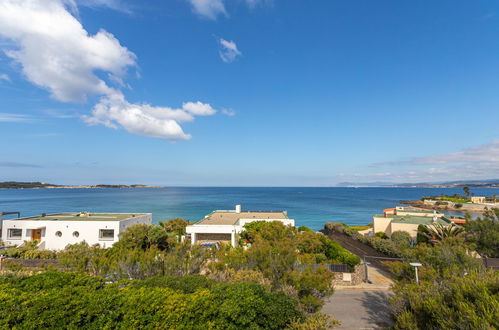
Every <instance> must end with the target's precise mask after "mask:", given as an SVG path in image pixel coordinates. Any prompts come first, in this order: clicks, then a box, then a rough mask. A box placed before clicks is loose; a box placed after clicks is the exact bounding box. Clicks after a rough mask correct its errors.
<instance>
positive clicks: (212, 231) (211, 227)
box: [186, 205, 295, 247]
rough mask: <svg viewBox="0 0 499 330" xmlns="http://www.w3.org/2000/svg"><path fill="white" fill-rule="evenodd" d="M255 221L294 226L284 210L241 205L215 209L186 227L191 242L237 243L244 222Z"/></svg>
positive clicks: (234, 244) (233, 244)
mask: <svg viewBox="0 0 499 330" xmlns="http://www.w3.org/2000/svg"><path fill="white" fill-rule="evenodd" d="M255 221H280V222H282V223H283V224H285V225H288V226H294V225H295V220H293V219H289V218H288V214H287V212H286V211H241V205H236V209H235V210H217V211H213V212H212V213H210V214H208V215H207V216H205V217H204V219H203V220H201V221H199V222H197V223H195V224H194V225H190V226H187V227H186V233H187V234H190V236H191V243H192V244H198V243H212V242H231V245H232V246H234V247H235V246H236V245H237V241H236V238H237V234H239V233H240V232H242V231H243V229H244V228H243V227H244V225H245V224H247V223H250V222H255Z"/></svg>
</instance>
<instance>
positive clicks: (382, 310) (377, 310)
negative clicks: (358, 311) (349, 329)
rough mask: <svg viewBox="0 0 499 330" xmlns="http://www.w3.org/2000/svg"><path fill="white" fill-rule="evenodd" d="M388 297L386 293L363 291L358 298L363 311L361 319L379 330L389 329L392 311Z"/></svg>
mask: <svg viewBox="0 0 499 330" xmlns="http://www.w3.org/2000/svg"><path fill="white" fill-rule="evenodd" d="M388 297H389V296H388V294H387V292H386V291H363V292H362V295H361V296H360V297H359V298H358V300H359V302H360V304H361V305H362V306H363V307H364V311H365V313H364V315H363V316H362V319H363V320H365V322H366V323H369V324H373V325H376V326H378V327H380V328H388V327H390V326H391V325H392V319H391V312H392V310H391V306H390V303H389V301H388Z"/></svg>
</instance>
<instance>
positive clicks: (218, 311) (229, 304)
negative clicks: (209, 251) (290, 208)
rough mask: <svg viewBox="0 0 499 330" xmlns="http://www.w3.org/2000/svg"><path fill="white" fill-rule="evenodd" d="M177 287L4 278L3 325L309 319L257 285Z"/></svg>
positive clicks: (228, 325)
mask: <svg viewBox="0 0 499 330" xmlns="http://www.w3.org/2000/svg"><path fill="white" fill-rule="evenodd" d="M160 282H161V283H163V284H165V285H158V283H160ZM194 282H196V283H198V282H199V278H198V279H195V280H194ZM172 285H174V284H173V282H172V281H170V279H167V280H165V281H162V280H161V279H159V278H157V279H156V280H155V281H150V282H146V283H139V284H137V282H129V281H126V282H121V283H119V284H106V283H105V282H104V280H102V279H101V278H95V277H90V276H86V275H82V274H69V273H65V274H62V273H44V274H40V275H34V276H31V277H28V278H21V279H19V278H17V279H15V280H14V279H12V278H0V313H1V315H2V317H1V318H0V327H1V328H13V327H16V328H23V329H24V328H31V329H34V328H57V329H63V328H64V329H67V328H82V329H102V328H120V329H139V328H148V329H160V328H162V329H165V328H175V329H199V328H220V329H240V328H250V329H253V328H265V329H282V328H285V327H286V326H287V325H288V324H290V323H291V322H293V321H294V320H303V318H304V317H303V314H302V313H301V312H300V311H299V310H298V309H297V305H296V303H295V302H294V301H293V300H292V299H291V298H288V297H287V296H286V295H284V294H282V293H272V292H269V291H268V290H266V289H265V288H264V287H262V286H260V285H257V284H247V283H239V284H225V285H224V284H217V285H215V286H213V287H211V288H203V285H202V286H201V287H200V288H198V289H197V290H196V291H194V292H191V293H184V292H183V290H181V289H180V290H179V289H172V288H171V287H170V286H172Z"/></svg>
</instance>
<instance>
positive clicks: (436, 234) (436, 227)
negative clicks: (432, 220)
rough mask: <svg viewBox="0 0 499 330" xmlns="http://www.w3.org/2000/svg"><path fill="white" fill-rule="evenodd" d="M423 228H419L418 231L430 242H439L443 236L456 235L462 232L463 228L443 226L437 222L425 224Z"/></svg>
mask: <svg viewBox="0 0 499 330" xmlns="http://www.w3.org/2000/svg"><path fill="white" fill-rule="evenodd" d="M423 228H424V229H423ZM423 228H421V229H420V233H421V234H422V235H424V236H426V237H427V238H428V239H429V240H430V242H440V241H442V240H444V239H445V238H449V237H458V236H461V235H462V233H463V232H464V228H463V227H461V226H455V225H454V226H450V225H449V226H444V225H442V224H439V223H436V224H432V225H426V226H424V227H423Z"/></svg>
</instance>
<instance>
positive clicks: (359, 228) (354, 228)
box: [348, 226, 371, 231]
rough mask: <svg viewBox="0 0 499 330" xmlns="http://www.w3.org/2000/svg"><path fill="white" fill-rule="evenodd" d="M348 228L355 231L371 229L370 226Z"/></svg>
mask: <svg viewBox="0 0 499 330" xmlns="http://www.w3.org/2000/svg"><path fill="white" fill-rule="evenodd" d="M348 228H350V229H353V230H356V231H362V230H366V229H369V228H371V227H370V226H348Z"/></svg>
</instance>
